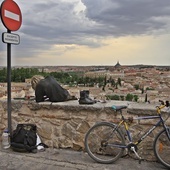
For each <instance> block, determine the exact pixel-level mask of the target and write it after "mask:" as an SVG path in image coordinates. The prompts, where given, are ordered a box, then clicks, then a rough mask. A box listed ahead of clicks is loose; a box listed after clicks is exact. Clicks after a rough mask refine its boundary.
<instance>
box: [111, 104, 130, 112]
mask: <svg viewBox="0 0 170 170" xmlns="http://www.w3.org/2000/svg"><path fill="white" fill-rule="evenodd" d="M111 108H112V109H113V110H115V111H119V110H122V109H126V108H127V106H125V105H122V106H115V105H113V106H112V107H111Z"/></svg>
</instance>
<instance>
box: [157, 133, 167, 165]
mask: <svg viewBox="0 0 170 170" xmlns="http://www.w3.org/2000/svg"><path fill="white" fill-rule="evenodd" d="M169 133H170V130H169ZM154 153H155V156H156V157H157V159H158V160H159V161H160V163H162V164H163V165H164V166H166V167H167V168H170V139H169V138H168V136H167V132H166V130H162V131H161V132H160V133H159V134H158V135H157V136H156V138H155V141H154Z"/></svg>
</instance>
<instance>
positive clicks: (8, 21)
mask: <svg viewBox="0 0 170 170" xmlns="http://www.w3.org/2000/svg"><path fill="white" fill-rule="evenodd" d="M1 20H2V22H3V24H4V26H5V27H6V28H7V29H8V30H10V31H17V30H18V29H19V28H20V26H21V23H22V14H21V10H20V8H19V6H18V5H17V4H16V3H15V2H14V1H13V0H5V1H4V2H2V4H1Z"/></svg>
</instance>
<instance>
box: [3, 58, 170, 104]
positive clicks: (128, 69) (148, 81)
mask: <svg viewBox="0 0 170 170" xmlns="http://www.w3.org/2000/svg"><path fill="white" fill-rule="evenodd" d="M30 67H31V68H38V69H39V70H40V71H42V70H43V72H46V73H50V72H81V73H82V75H83V77H90V78H96V77H104V78H105V84H104V86H102V87H100V86H99V85H98V84H95V85H94V86H87V85H86V86H83V85H82V84H78V85H76V86H71V87H70V86H68V85H63V87H64V88H66V89H68V90H69V92H70V93H72V94H73V95H75V96H76V97H77V98H79V93H80V90H84V89H85V90H89V91H90V96H91V97H92V98H95V99H97V100H107V99H108V96H109V97H110V98H109V99H111V100H127V94H129V95H132V96H137V98H136V99H134V98H133V99H132V101H136V102H149V103H155V102H158V100H159V99H161V100H170V66H153V65H121V64H120V62H119V61H118V62H117V63H116V64H115V65H113V66H36V67H35V66H15V67H12V68H30ZM3 68H4V67H2V66H0V69H3ZM110 80H114V82H118V81H120V82H119V83H118V84H116V85H115V84H114V85H113V82H111V81H110ZM11 92H12V94H11V96H12V98H13V99H30V97H32V98H34V90H33V89H32V87H31V83H30V79H25V82H23V83H13V82H12V87H11ZM0 98H1V99H6V98H7V83H1V82H0Z"/></svg>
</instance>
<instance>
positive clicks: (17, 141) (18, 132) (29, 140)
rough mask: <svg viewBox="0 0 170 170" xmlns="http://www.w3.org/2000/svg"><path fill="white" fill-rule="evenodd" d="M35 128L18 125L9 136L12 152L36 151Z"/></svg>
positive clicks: (33, 126) (32, 125)
mask: <svg viewBox="0 0 170 170" xmlns="http://www.w3.org/2000/svg"><path fill="white" fill-rule="evenodd" d="M36 142H37V127H36V125H34V124H18V125H17V127H16V129H15V130H14V131H13V132H12V134H11V147H12V149H13V150H14V151H20V152H24V151H27V152H34V151H35V150H36V149H37V146H36Z"/></svg>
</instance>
